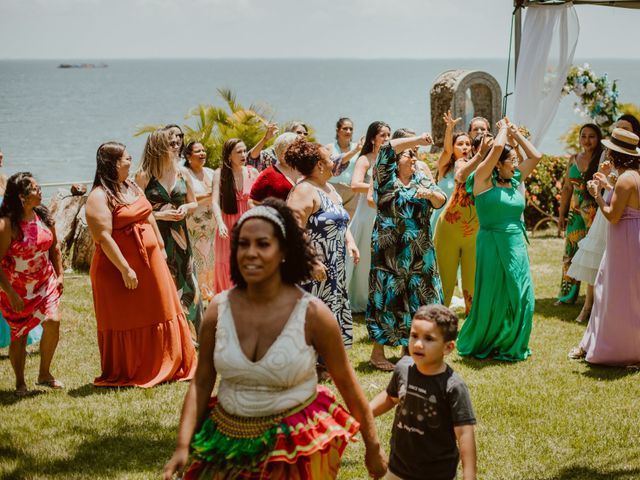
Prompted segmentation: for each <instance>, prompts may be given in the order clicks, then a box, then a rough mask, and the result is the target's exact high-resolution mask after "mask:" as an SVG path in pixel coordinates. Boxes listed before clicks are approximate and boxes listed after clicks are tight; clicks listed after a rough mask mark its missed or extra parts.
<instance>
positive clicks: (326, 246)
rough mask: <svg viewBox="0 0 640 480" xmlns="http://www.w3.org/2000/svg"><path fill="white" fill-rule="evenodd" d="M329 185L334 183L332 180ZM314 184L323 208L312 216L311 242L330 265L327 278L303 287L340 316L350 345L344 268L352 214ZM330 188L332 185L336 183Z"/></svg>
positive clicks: (350, 320)
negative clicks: (348, 229) (350, 215)
mask: <svg viewBox="0 0 640 480" xmlns="http://www.w3.org/2000/svg"><path fill="white" fill-rule="evenodd" d="M327 185H329V186H331V184H327ZM314 187H315V185H314ZM315 188H316V190H317V191H318V195H319V196H320V208H319V209H318V211H316V212H314V213H312V214H311V215H310V216H309V219H308V220H307V230H308V232H309V235H310V238H311V244H312V245H313V247H314V248H315V249H316V251H317V252H318V254H319V255H320V257H321V259H322V261H323V263H324V266H325V268H326V269H327V279H326V280H324V281H322V282H318V281H316V280H313V281H311V282H307V283H305V284H303V285H302V288H304V289H305V290H306V291H308V292H309V293H311V294H312V295H314V296H316V297H318V298H319V299H320V300H322V301H323V302H324V303H325V304H326V305H327V306H328V307H329V309H330V310H331V311H332V312H333V314H334V315H335V316H336V318H337V319H338V324H339V325H340V330H341V332H342V342H343V343H344V346H345V347H351V345H352V343H353V323H352V317H351V306H350V304H349V295H348V293H347V279H346V268H345V261H346V257H347V246H346V235H347V227H348V225H349V214H348V213H347V211H346V210H345V209H344V207H343V206H342V203H334V202H333V201H332V200H331V199H330V198H329V196H328V195H327V194H326V193H325V192H323V191H322V190H321V189H319V188H318V187H315ZM331 188H332V189H333V186H331Z"/></svg>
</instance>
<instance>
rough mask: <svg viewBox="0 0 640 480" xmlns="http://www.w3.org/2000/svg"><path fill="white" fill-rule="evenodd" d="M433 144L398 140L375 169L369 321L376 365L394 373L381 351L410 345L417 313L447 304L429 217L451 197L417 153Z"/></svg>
mask: <svg viewBox="0 0 640 480" xmlns="http://www.w3.org/2000/svg"><path fill="white" fill-rule="evenodd" d="M394 136H395V137H397V136H398V135H395V134H394ZM431 143H432V140H431V136H430V135H429V134H426V133H425V134H422V135H421V136H418V137H407V138H395V139H393V140H391V142H390V143H388V144H386V145H383V146H382V147H381V149H380V153H379V154H378V159H377V160H376V163H375V166H374V168H373V198H374V201H375V203H376V207H377V215H376V220H375V224H374V226H373V238H372V241H371V248H372V255H371V271H370V274H369V302H368V304H367V313H366V322H367V330H368V331H369V338H370V339H371V340H373V341H374V342H375V343H374V349H373V351H372V354H371V364H372V365H373V366H374V367H375V368H378V369H381V370H386V371H390V370H393V364H392V363H391V362H389V361H388V360H387V359H386V358H385V357H384V350H383V349H382V347H383V346H384V345H389V346H398V345H402V346H405V347H406V346H407V345H408V344H409V329H410V326H411V318H412V317H413V314H414V313H415V312H416V310H417V309H418V308H419V307H420V306H421V305H429V304H431V303H439V304H441V303H442V301H443V295H442V284H441V282H440V275H439V274H438V267H437V264H436V256H435V251H434V248H433V240H432V238H431V228H430V224H429V219H430V217H431V210H432V209H433V208H440V207H441V206H442V205H444V203H445V201H446V198H447V197H446V195H445V194H444V192H443V191H442V190H441V189H440V188H439V187H438V186H437V185H435V184H434V183H433V182H432V181H431V180H430V179H429V178H427V176H426V175H425V174H424V173H423V172H422V170H418V169H416V155H415V152H414V150H413V148H414V147H416V146H418V145H430V144H431Z"/></svg>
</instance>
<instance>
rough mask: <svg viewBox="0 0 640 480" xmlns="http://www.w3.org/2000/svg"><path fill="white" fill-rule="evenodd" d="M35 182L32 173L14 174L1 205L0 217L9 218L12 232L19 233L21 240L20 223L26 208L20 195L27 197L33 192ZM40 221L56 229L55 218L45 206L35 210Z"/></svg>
mask: <svg viewBox="0 0 640 480" xmlns="http://www.w3.org/2000/svg"><path fill="white" fill-rule="evenodd" d="M33 181H35V179H34V178H33V175H32V174H31V173H30V172H18V173H14V174H13V175H11V176H10V177H9V179H8V180H7V189H6V190H5V192H4V199H3V201H2V204H1V205H0V217H8V218H9V220H10V222H11V230H13V231H14V232H17V237H18V238H19V239H22V238H23V235H24V234H23V232H22V228H21V227H20V222H21V221H22V220H23V219H24V206H23V205H22V199H21V198H20V195H22V196H27V195H29V194H30V193H31V192H32V187H31V185H32V182H33ZM33 211H34V212H35V213H36V215H38V217H39V218H40V220H42V221H43V222H44V224H45V225H46V226H47V227H49V228H54V222H53V218H52V217H51V214H50V213H49V209H47V207H45V206H44V205H38V206H37V207H35V208H34V209H33Z"/></svg>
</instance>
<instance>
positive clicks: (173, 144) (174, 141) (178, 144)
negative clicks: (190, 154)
mask: <svg viewBox="0 0 640 480" xmlns="http://www.w3.org/2000/svg"><path fill="white" fill-rule="evenodd" d="M169 146H170V147H174V148H175V147H179V146H180V142H178V141H176V140H172V141H171V142H169Z"/></svg>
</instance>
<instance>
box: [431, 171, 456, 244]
mask: <svg viewBox="0 0 640 480" xmlns="http://www.w3.org/2000/svg"><path fill="white" fill-rule="evenodd" d="M454 178H455V168H452V169H451V170H449V171H448V172H447V174H446V175H445V176H444V177H442V178H441V179H439V180H438V183H437V184H436V185H438V187H440V190H442V191H443V192H444V194H445V195H446V196H447V198H451V195H452V194H453V189H454V187H455V186H456V182H455V180H454ZM446 206H447V205H446V204H445V205H443V206H442V207H440V208H438V209H435V208H434V209H433V211H432V213H431V221H430V224H431V232H434V233H435V231H436V224H437V222H438V218H440V215H441V214H442V212H444V210H445V207H446Z"/></svg>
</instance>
